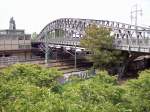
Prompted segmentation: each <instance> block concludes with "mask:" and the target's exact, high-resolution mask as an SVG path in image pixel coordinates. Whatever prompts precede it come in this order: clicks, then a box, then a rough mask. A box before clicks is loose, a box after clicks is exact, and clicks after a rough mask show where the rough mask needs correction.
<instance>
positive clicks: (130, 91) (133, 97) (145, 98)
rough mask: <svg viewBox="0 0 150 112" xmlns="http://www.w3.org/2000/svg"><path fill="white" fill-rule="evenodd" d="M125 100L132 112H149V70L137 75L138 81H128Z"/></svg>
mask: <svg viewBox="0 0 150 112" xmlns="http://www.w3.org/2000/svg"><path fill="white" fill-rule="evenodd" d="M126 91H127V94H126V99H127V100H128V102H129V103H128V104H130V106H131V108H132V109H133V110H134V112H150V70H145V71H143V72H141V73H140V74H139V79H138V80H137V79H134V80H130V81H128V83H127V85H126Z"/></svg>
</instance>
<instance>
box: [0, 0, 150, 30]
mask: <svg viewBox="0 0 150 112" xmlns="http://www.w3.org/2000/svg"><path fill="white" fill-rule="evenodd" d="M135 4H138V6H139V8H140V9H141V8H142V9H143V16H142V18H141V17H140V16H139V24H140V25H148V26H150V0H0V29H7V28H8V27H9V19H10V17H12V16H13V17H14V19H15V21H16V27H17V29H25V31H26V32H27V33H33V32H37V33H39V32H40V31H41V30H42V28H43V27H44V26H45V25H47V24H48V23H49V22H51V21H53V20H55V19H59V18H84V19H86V18H90V19H99V20H111V21H118V22H124V23H130V22H131V20H130V11H131V7H132V6H133V5H135Z"/></svg>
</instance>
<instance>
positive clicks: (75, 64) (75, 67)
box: [74, 33, 77, 71]
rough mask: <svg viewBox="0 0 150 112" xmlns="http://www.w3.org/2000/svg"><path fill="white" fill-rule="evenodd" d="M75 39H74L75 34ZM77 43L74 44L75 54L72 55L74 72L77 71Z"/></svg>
mask: <svg viewBox="0 0 150 112" xmlns="http://www.w3.org/2000/svg"><path fill="white" fill-rule="evenodd" d="M75 38H76V33H75ZM76 44H77V43H76V42H75V54H74V69H75V71H76V70H77V52H76V47H77V45H76Z"/></svg>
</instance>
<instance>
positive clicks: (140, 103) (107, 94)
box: [0, 64, 150, 112]
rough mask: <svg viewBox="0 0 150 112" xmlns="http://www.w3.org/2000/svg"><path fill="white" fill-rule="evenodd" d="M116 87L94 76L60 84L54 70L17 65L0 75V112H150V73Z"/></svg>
mask: <svg viewBox="0 0 150 112" xmlns="http://www.w3.org/2000/svg"><path fill="white" fill-rule="evenodd" d="M139 75H140V77H139V79H134V80H129V81H127V83H125V84H122V85H118V84H117V79H116V77H111V76H109V75H108V73H107V72H106V71H100V72H99V73H98V74H97V75H96V76H95V77H92V78H89V79H86V80H80V79H78V78H77V79H76V78H73V81H71V82H68V83H65V84H63V85H62V84H59V83H58V82H57V81H56V80H57V78H58V77H60V76H61V73H59V72H58V71H57V70H56V69H54V68H52V69H46V68H42V67H40V66H38V65H28V64H16V65H13V66H11V67H8V68H6V69H4V70H2V71H1V72H0V112H150V70H146V71H143V72H141V73H140V74H139Z"/></svg>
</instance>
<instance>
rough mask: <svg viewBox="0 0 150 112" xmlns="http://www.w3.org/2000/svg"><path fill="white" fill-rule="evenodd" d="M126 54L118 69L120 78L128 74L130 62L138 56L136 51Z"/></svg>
mask: <svg viewBox="0 0 150 112" xmlns="http://www.w3.org/2000/svg"><path fill="white" fill-rule="evenodd" d="M124 56H125V58H124V60H123V62H122V63H121V66H120V67H119V69H118V80H120V79H122V78H123V77H124V76H125V75H126V72H127V69H128V66H129V63H131V62H132V61H133V60H134V59H135V58H137V57H138V55H136V54H135V53H125V54H124Z"/></svg>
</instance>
